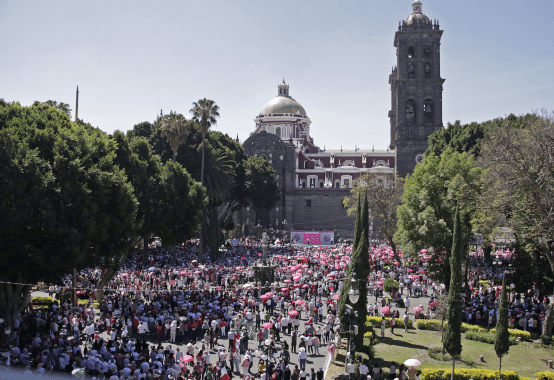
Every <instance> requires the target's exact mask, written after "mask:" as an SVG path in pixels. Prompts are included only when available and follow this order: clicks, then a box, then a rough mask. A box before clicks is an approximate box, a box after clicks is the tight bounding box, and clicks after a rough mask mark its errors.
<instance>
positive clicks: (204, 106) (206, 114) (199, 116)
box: [190, 98, 219, 185]
mask: <svg viewBox="0 0 554 380" xmlns="http://www.w3.org/2000/svg"><path fill="white" fill-rule="evenodd" d="M190 113H191V114H192V120H194V121H196V122H197V123H198V124H200V134H201V135H202V168H201V169H200V183H201V184H202V185H204V151H205V148H204V146H205V140H206V135H207V134H208V130H209V129H210V127H211V126H212V125H215V124H216V123H217V120H216V118H218V117H219V106H218V105H217V104H215V102H214V101H213V100H209V99H206V98H204V99H200V100H199V101H198V102H192V108H191V109H190Z"/></svg>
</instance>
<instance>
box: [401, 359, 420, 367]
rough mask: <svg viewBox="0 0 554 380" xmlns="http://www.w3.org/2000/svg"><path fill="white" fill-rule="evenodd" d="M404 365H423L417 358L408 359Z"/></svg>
mask: <svg viewBox="0 0 554 380" xmlns="http://www.w3.org/2000/svg"><path fill="white" fill-rule="evenodd" d="M404 365H407V366H408V367H417V366H419V365H421V362H420V361H419V360H417V359H408V360H406V361H405V362H404Z"/></svg>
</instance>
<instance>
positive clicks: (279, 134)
mask: <svg viewBox="0 0 554 380" xmlns="http://www.w3.org/2000/svg"><path fill="white" fill-rule="evenodd" d="M275 134H276V135H277V136H279V137H281V127H277V128H275Z"/></svg>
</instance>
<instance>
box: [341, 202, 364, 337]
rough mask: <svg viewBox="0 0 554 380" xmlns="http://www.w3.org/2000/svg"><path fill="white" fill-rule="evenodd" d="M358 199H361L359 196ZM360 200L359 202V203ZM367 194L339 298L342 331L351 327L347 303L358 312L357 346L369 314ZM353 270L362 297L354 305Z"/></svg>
mask: <svg viewBox="0 0 554 380" xmlns="http://www.w3.org/2000/svg"><path fill="white" fill-rule="evenodd" d="M358 201H360V199H359V198H358ZM359 203H360V202H358V204H359ZM367 210H368V203H367V194H366V198H365V201H364V206H363V208H362V210H361V212H360V211H358V215H359V217H358V218H357V221H356V234H357V235H358V239H357V240H358V244H357V246H356V248H354V249H353V250H352V260H351V262H350V266H349V267H348V270H347V278H346V279H345V280H344V282H343V284H342V289H341V295H340V299H339V317H340V322H341V331H348V329H349V328H350V316H348V315H346V313H345V309H346V305H351V306H352V307H353V308H354V310H355V311H357V312H358V319H357V321H356V324H357V325H358V334H357V335H356V336H355V337H354V342H355V343H356V347H357V348H360V347H362V345H363V339H364V333H365V332H366V327H365V322H366V315H367V277H368V276H369V271H370V266H369V213H368V211H367ZM352 272H355V273H356V279H358V280H359V290H360V298H359V300H358V302H356V304H354V305H352V304H351V303H350V300H349V298H348V292H349V291H350V287H351V282H350V279H351V275H352Z"/></svg>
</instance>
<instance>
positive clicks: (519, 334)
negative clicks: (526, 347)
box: [490, 329, 531, 341]
mask: <svg viewBox="0 0 554 380" xmlns="http://www.w3.org/2000/svg"><path fill="white" fill-rule="evenodd" d="M495 331H496V329H491V330H490V332H491V333H494V332H495ZM508 332H509V333H510V336H511V337H512V336H513V337H516V338H518V337H521V340H526V341H530V340H531V333H530V332H529V331H523V330H518V329H508Z"/></svg>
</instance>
